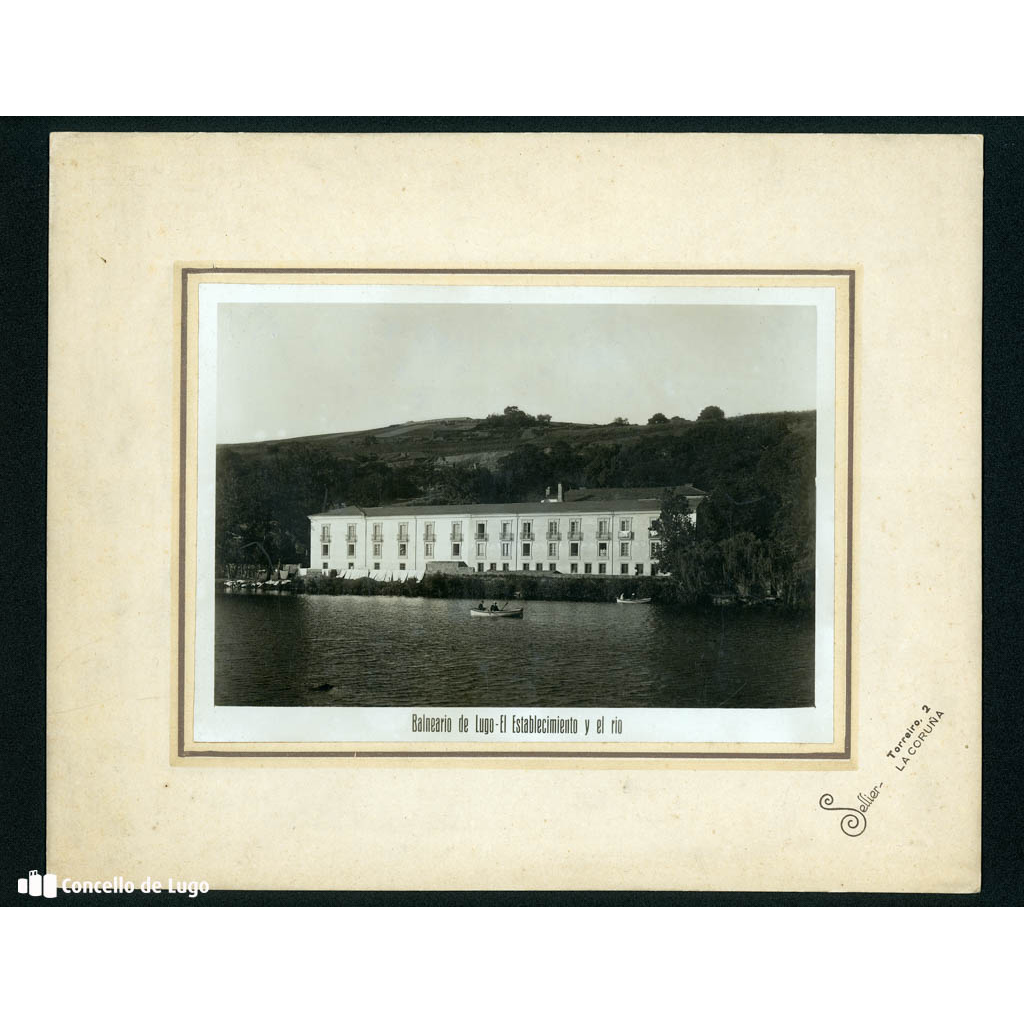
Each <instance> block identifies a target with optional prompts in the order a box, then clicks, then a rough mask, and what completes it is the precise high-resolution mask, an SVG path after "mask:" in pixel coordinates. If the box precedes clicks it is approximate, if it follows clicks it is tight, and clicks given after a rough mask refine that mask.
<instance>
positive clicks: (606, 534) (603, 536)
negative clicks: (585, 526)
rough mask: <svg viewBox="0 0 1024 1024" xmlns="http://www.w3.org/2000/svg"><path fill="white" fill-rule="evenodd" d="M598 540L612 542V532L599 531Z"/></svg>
mask: <svg viewBox="0 0 1024 1024" xmlns="http://www.w3.org/2000/svg"><path fill="white" fill-rule="evenodd" d="M597 539H598V540H611V539H612V531H611V530H607V529H605V530H598V531H597Z"/></svg>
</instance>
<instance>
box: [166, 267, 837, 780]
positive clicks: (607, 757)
mask: <svg viewBox="0 0 1024 1024" xmlns="http://www.w3.org/2000/svg"><path fill="white" fill-rule="evenodd" d="M193 274H196V275H202V274H272V275H274V276H278V275H281V274H317V275H325V274H338V275H342V274H355V275H363V276H367V275H371V274H381V275H389V276H395V275H399V274H415V275H419V276H424V275H430V274H437V275H439V276H440V275H444V276H464V277H469V276H473V275H479V276H487V277H493V276H501V275H503V274H504V275H508V276H536V277H541V276H545V277H554V276H558V275H559V274H564V275H571V276H574V277H575V276H594V277H597V276H603V277H611V276H614V277H711V276H714V277H719V276H730V277H798V276H802V277H845V278H846V279H847V284H848V288H849V321H850V323H849V338H848V345H849V355H848V360H849V365H848V377H849V380H848V393H847V477H846V566H847V571H846V622H845V631H846V665H845V670H846V680H845V693H846V713H845V721H844V735H843V749H842V750H841V751H829V752H825V753H820V752H819V753H803V752H796V753H792V752H787V753H772V752H770V751H769V752H758V753H754V752H751V753H736V752H735V751H733V752H724V751H723V752H718V751H699V752H682V751H679V752H673V751H666V750H656V751H655V750H652V751H623V752H621V753H620V752H612V751H608V752H605V751H595V750H581V751H569V750H554V751H552V750H543V749H538V750H445V751H432V750H386V749H385V750H362V749H360V750H357V751H352V750H346V751H339V750H222V749H207V750H195V749H192V750H186V749H185V619H186V615H185V597H186V594H185V580H186V551H185V537H186V509H187V501H186V493H187V480H188V474H187V472H186V469H187V465H188V444H189V437H188V311H189V310H188V287H189V277H190V276H191V275H193ZM180 275H181V276H180V281H179V285H180V288H181V308H180V316H181V328H180V336H179V346H180V353H179V355H180V368H179V372H180V375H181V376H180V381H179V393H178V399H179V408H178V414H179V422H178V429H179V438H178V442H179V443H178V558H177V583H178V603H177V616H178V622H177V630H176V634H177V641H178V649H177V659H178V660H177V667H178V670H177V720H176V732H175V744H176V753H177V756H178V758H179V759H182V760H184V759H186V758H190V757H197V758H199V757H239V758H250V759H259V758H285V757H312V758H336V759H345V760H353V759H356V758H363V759H394V760H401V759H408V760H427V759H434V760H448V759H449V758H452V759H456V760H489V759H498V760H503V761H510V760H517V759H527V760H543V759H550V760H555V761H571V760H574V759H575V760H591V759H593V760H604V761H619V762H623V763H628V762H629V761H645V760H646V761H661V760H669V761H672V760H678V761H682V760H717V761H850V760H851V759H852V741H853V736H852V727H853V672H852V653H851V647H852V642H853V572H852V570H851V566H852V565H853V465H854V460H853V452H854V443H853V423H854V419H853V403H854V341H855V338H856V291H857V277H856V271H854V270H852V269H842V270H808V269H806V268H805V269H801V270H754V269H751V270H747V269H742V270H737V269H729V270H700V269H689V268H687V269H680V270H665V269H659V270H637V269H630V270H620V269H618V270H617V269H595V268H587V269H584V270H579V269H573V268H566V267H562V268H559V269H547V270H538V269H536V268H534V269H529V270H522V269H515V268H508V267H505V268H501V269H498V270H486V269H482V268H470V269H466V268H450V267H428V268H415V267H399V268H384V267H363V268H353V267H344V268H342V267H281V268H277V267H230V266H226V267H218V266H212V265H211V266H198V267H192V266H182V267H181V268H180ZM751 770H754V769H751Z"/></svg>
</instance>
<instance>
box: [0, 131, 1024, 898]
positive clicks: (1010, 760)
mask: <svg viewBox="0 0 1024 1024" xmlns="http://www.w3.org/2000/svg"><path fill="white" fill-rule="evenodd" d="M58 131H59V132H63V131H86V132H102V131H163V132H171V131H228V132H286V133H287V132H300V131H301V132H349V131H360V132H402V131H435V132H437V131H480V132H494V131H532V132H536V131H578V132H583V131H586V132H595V131H606V132H620V131H630V132H637V131H657V132H694V131H698V132H779V133H789V132H810V133H817V132H833V133H850V132H859V133H901V134H902V133H924V134H931V133H949V134H980V135H983V136H984V137H985V186H984V287H985V295H984V324H983V332H984V333H983V338H984V346H983V407H982V427H983V437H984V454H983V479H982V484H983V489H982V490H983V499H982V511H983V560H984V603H983V609H984V612H983V614H984V619H983V645H984V646H983V652H984V654H983V675H984V678H983V686H984V688H983V713H984V742H983V755H982V762H983V799H982V838H983V849H982V889H981V892H980V893H979V894H976V895H967V896H941V895H892V894H885V893H882V894H870V893H867V894H863V893H861V894H849V895H840V894H824V893H822V894H814V893H811V894H797V893H794V894H782V893H687V892H680V893H664V892H653V893H647V892H634V893H628V892H626V893H623V892H614V893H604V892H572V893H550V892H535V893H521V892H508V893H503V892H465V893H448V892H446V893H430V892H424V893H408V892H400V893H398V892H396V893H387V892H380V893H365V892H336V893H330V892H326V893H325V892H290V891H289V892H265V891H261V892H242V891H231V892H227V891H223V892H211V893H209V894H206V895H203V896H200V897H199V898H197V899H189V898H188V897H187V896H171V895H167V894H161V895H159V896H145V895H143V894H141V893H133V894H131V895H128V896H115V895H100V896H89V895H78V896H75V897H73V898H69V899H66V900H54V901H49V900H32V901H30V905H32V906H36V907H40V908H41V907H53V906H56V905H63V906H117V905H122V906H145V905H157V906H173V905H182V906H197V905H202V906H211V905H213V906H216V905H220V906H243V905H256V906H265V905H277V906H303V905H310V906H330V905H336V906H365V905H380V906H402V905H434V904H436V905H445V906H451V905H479V906H502V905H537V906H573V905H598V906H600V905H609V906H622V905H657V906H667V905H681V906H687V905H719V906H777V905H787V904H788V905H796V906H803V905H820V906H835V905H840V906H841V905H862V906H863V905H870V906H934V905H938V906H942V905H966V906H1001V905H1010V906H1019V905H1021V903H1022V902H1024V901H1022V896H1024V882H1022V872H1021V865H1022V863H1024V813H1022V809H1021V793H1020V785H1021V780H1022V773H1021V767H1020V757H1021V754H1022V750H1024V743H1022V737H1024V722H1022V715H1021V710H1020V709H1021V707H1022V702H1024V693H1022V692H1021V676H1022V674H1021V670H1020V666H1021V654H1022V650H1021V647H1022V628H1021V623H1022V619H1024V616H1022V600H1021V587H1022V584H1021V582H1020V557H1019V555H1020V549H1021V545H1022V538H1024V515H1022V505H1024V496H1022V489H1021V481H1020V472H1019V463H1020V458H1021V453H1022V440H1024V439H1022V436H1021V416H1020V406H1021V398H1020V396H1021V394H1022V390H1024V373H1022V370H1024V352H1022V339H1024V330H1022V327H1024V323H1022V319H1024V303H1022V297H1021V288H1020V280H1021V275H1022V272H1024V270H1022V266H1024V263H1022V253H1021V238H1022V235H1024V199H1022V196H1024V181H1022V176H1021V146H1022V143H1024V133H1022V130H1021V122H1020V121H1019V120H1017V119H1010V118H960V117H951V118H259V117H239V118H185V117H173V118H166V117H161V118H134V117H133V118H109V117H108V118H101V117H94V118H90V117H83V118H70V117H69V118H61V117H55V118H21V119H19V118H9V119H6V120H5V121H3V122H0V245H2V246H3V263H2V264H0V266H2V274H3V278H2V281H3V284H2V289H0V340H2V345H3V362H2V372H0V381H2V382H3V385H4V386H3V388H2V394H3V424H4V438H5V445H4V455H5V458H4V459H3V460H2V462H3V474H4V476H3V499H4V500H3V504H2V515H3V519H2V527H3V531H2V536H3V540H4V543H3V547H2V549H0V550H2V552H3V565H4V568H5V571H6V573H7V579H8V581H9V582H8V583H7V585H6V586H3V587H0V596H2V601H3V609H2V610H3V615H2V618H0V635H2V637H3V646H2V656H3V657H2V662H0V664H2V666H3V670H2V676H0V678H2V687H0V701H2V704H0V709H2V715H0V730H2V731H0V739H2V762H0V764H2V767H3V780H4V784H3V797H2V801H3V802H2V805H0V814H2V817H0V822H2V826H0V827H2V832H3V841H2V843H0V905H26V904H27V903H29V901H27V900H26V898H25V897H19V896H18V893H17V889H16V880H17V879H18V878H19V877H20V876H23V875H24V874H25V873H26V872H27V871H28V870H30V869H33V868H35V869H39V870H41V869H42V868H43V866H44V864H45V829H46V811H45V807H46V735H45V728H46V691H45V680H46V605H45V597H46V577H45V571H44V568H43V567H44V566H45V564H46V534H45V528H44V524H45V523H46V359H47V221H48V189H49V182H48V155H49V150H48V147H49V133H50V132H58ZM921 258H922V259H925V258H927V254H924V253H922V257H921ZM953 414H954V410H950V415H953ZM907 415H913V409H912V408H908V409H907ZM966 486H969V483H968V482H967V481H965V487H966ZM55 585H61V584H60V582H59V581H56V582H55Z"/></svg>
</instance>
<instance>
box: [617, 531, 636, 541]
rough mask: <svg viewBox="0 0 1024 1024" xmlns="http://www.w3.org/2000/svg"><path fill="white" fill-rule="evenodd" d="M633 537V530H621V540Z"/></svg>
mask: <svg viewBox="0 0 1024 1024" xmlns="http://www.w3.org/2000/svg"><path fill="white" fill-rule="evenodd" d="M632 539H633V531H632V530H619V540H632Z"/></svg>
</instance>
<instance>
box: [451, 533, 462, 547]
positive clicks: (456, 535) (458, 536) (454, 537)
mask: <svg viewBox="0 0 1024 1024" xmlns="http://www.w3.org/2000/svg"><path fill="white" fill-rule="evenodd" d="M451 540H452V541H453V542H454V543H456V544H459V543H461V541H462V531H461V530H460V531H459V532H458V533H456V532H455V531H454V530H452V534H451Z"/></svg>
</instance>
